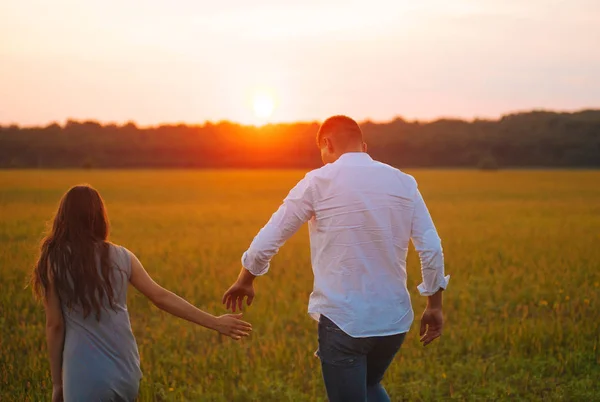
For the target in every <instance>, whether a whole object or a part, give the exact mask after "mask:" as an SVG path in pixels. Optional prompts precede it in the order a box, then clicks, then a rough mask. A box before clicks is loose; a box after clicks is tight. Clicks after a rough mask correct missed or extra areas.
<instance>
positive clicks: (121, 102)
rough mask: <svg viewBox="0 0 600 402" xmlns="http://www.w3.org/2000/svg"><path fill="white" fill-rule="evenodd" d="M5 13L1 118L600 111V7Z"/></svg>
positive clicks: (57, 3)
mask: <svg viewBox="0 0 600 402" xmlns="http://www.w3.org/2000/svg"><path fill="white" fill-rule="evenodd" d="M0 17H1V23H0V124H10V123H17V124H20V125H45V124H48V123H50V122H54V121H56V122H59V123H62V122H64V121H66V120H67V119H69V118H71V119H77V120H88V119H89V120H98V121H101V122H115V123H123V122H127V121H135V122H137V123H138V124H140V125H155V124H160V123H180V122H183V123H192V124H194V123H202V122H204V121H207V120H208V121H219V120H231V121H237V122H241V123H246V124H259V123H262V122H282V121H285V122H287V121H308V120H323V119H324V118H326V117H328V116H329V115H333V114H347V115H349V116H352V117H354V118H356V119H358V120H366V119H370V120H374V121H387V120H390V119H392V118H394V117H396V116H402V117H404V118H405V119H409V120H413V119H419V120H432V119H436V118H440V117H457V118H465V119H473V118H497V117H499V116H501V115H503V114H506V113H509V112H514V111H521V110H531V109H551V110H565V111H569V110H578V109H583V108H598V107H600V50H599V49H600V1H598V0H571V1H556V0H453V1H447V0H419V1H417V0H393V1H380V0H369V1H350V0H345V1H341V0H303V1H283V0H252V1H247V0H222V1H220V2H218V1H214V0H211V1H204V0H170V1H158V0H139V1H138V0H102V1H97V0H86V1H81V0H53V1H50V0H45V1H43V0H0ZM257 99H258V100H257ZM257 102H258V103H259V105H256V103H257ZM265 102H266V104H265Z"/></svg>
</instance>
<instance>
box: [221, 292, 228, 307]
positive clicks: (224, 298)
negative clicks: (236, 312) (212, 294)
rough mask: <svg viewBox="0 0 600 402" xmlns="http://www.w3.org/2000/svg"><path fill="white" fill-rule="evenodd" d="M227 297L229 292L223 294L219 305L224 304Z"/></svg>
mask: <svg viewBox="0 0 600 402" xmlns="http://www.w3.org/2000/svg"><path fill="white" fill-rule="evenodd" d="M228 296H229V290H228V291H227V292H225V293H223V299H222V300H221V303H223V304H225V302H226V301H227V297H228Z"/></svg>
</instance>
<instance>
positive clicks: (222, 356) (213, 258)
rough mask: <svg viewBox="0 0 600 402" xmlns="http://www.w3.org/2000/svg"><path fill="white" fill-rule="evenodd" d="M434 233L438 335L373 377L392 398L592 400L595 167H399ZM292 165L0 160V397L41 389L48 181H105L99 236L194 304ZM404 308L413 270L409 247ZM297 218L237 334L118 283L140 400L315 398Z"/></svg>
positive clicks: (57, 185)
mask: <svg viewBox="0 0 600 402" xmlns="http://www.w3.org/2000/svg"><path fill="white" fill-rule="evenodd" d="M408 173H411V174H413V175H414V176H415V177H416V179H417V180H418V181H419V183H420V188H421V191H422V193H423V195H424V197H425V200H426V202H427V203H428V206H429V209H430V211H431V213H432V215H433V218H434V220H435V222H436V225H437V227H438V231H439V233H440V236H441V237H442V241H443V245H444V250H445V257H446V272H447V273H449V274H451V275H452V279H451V282H450V285H449V287H448V290H447V291H446V292H445V296H444V297H445V300H444V310H445V316H446V327H445V332H444V335H443V337H442V338H441V339H440V340H439V341H436V342H434V343H433V344H432V345H430V346H429V347H427V348H423V347H422V346H420V344H419V341H418V333H417V332H418V329H417V325H413V329H412V330H411V331H410V333H409V335H408V337H407V339H406V341H405V344H404V345H403V347H402V349H401V352H400V354H399V355H398V356H397V358H396V360H395V362H394V363H393V365H392V367H391V368H390V370H389V371H388V373H387V376H386V378H385V380H384V385H385V386H386V388H387V389H388V392H389V393H390V396H391V398H392V400H393V401H439V400H449V399H453V400H549V401H553V400H565V401H580V400H581V401H590V400H600V350H599V344H600V312H599V309H600V172H598V171H498V172H479V171H460V170H448V171H444V170H412V171H408ZM303 174H304V172H301V171H259V170H257V171H249V170H248V171H177V170H157V171H154V170H145V171H110V170H107V171H85V170H79V171H60V170H57V171H42V170H31V171H0V350H1V354H0V400H1V401H45V400H48V399H49V398H50V391H51V387H50V384H51V382H50V377H49V375H50V374H49V365H48V363H47V358H46V351H45V339H44V312H43V309H42V307H41V306H40V305H39V304H37V303H36V302H35V301H34V299H33V297H32V294H31V289H29V288H25V286H26V284H27V279H28V275H29V272H30V270H31V267H32V265H33V263H34V262H35V259H36V253H37V247H38V244H39V241H40V239H41V237H42V234H43V232H44V230H45V227H46V223H47V222H48V220H49V219H50V218H51V217H52V214H53V212H54V210H55V208H56V206H57V203H58V200H59V198H60V196H61V195H62V194H63V193H64V192H65V191H66V190H67V189H68V188H69V187H70V186H71V185H74V184H79V183H89V184H91V185H93V186H94V187H96V188H97V189H98V190H99V191H100V192H101V194H102V195H103V197H104V199H105V201H106V204H107V208H108V213H109V216H110V219H111V223H112V231H111V240H112V241H113V242H115V243H118V244H122V245H124V246H125V247H127V248H129V249H130V250H132V251H133V252H135V253H136V254H137V255H138V257H139V258H140V260H141V261H142V263H143V264H144V265H145V267H146V269H147V270H148V272H149V273H150V274H151V275H152V276H153V277H154V279H155V280H156V281H157V282H159V283H160V284H162V285H163V286H165V287H167V288H168V289H170V290H172V291H174V292H176V293H178V294H179V295H181V296H183V297H185V298H187V299H188V300H189V301H190V302H192V303H194V304H195V305H197V306H199V307H201V308H203V309H205V310H207V311H209V312H212V313H214V314H222V313H225V310H224V308H223V306H222V305H221V304H220V299H221V296H222V294H223V292H224V291H225V290H226V289H227V287H228V285H229V284H230V283H231V282H232V281H233V280H234V279H235V278H236V275H237V273H238V271H239V267H240V265H239V259H240V256H241V254H242V252H243V251H244V250H245V249H246V247H247V246H248V245H249V244H250V242H251V240H252V238H253V236H254V235H255V234H256V232H257V231H258V230H259V229H260V228H261V226H262V225H263V224H264V223H265V222H266V221H267V219H268V218H269V216H270V214H271V213H272V212H273V211H274V210H275V209H276V208H277V206H278V205H279V203H280V202H281V200H282V199H283V197H284V196H285V195H286V194H287V191H288V190H289V189H290V188H291V187H292V186H293V185H294V184H295V183H296V181H297V180H298V179H300V178H301V177H302V176H303ZM408 269H409V289H410V291H411V295H412V300H413V308H414V310H415V314H416V316H417V318H418V317H419V315H420V313H421V312H422V310H423V308H424V306H425V303H426V300H425V298H422V297H420V296H419V295H418V292H417V291H416V286H417V284H418V283H419V282H420V279H421V278H420V271H419V264H418V259H417V256H416V253H415V252H414V249H412V248H411V251H410V253H409V268H408ZM312 279H313V278H312V271H311V268H310V255H309V248H308V235H307V231H306V228H303V229H302V230H301V231H300V232H299V233H298V234H296V235H295V236H294V237H293V238H292V239H291V240H290V241H289V242H288V243H287V244H286V245H285V246H284V247H283V248H282V249H281V250H280V253H279V255H278V256H276V258H275V259H274V261H273V265H272V268H271V271H270V273H269V274H268V275H267V276H265V277H262V278H259V279H258V280H257V283H256V290H257V297H256V299H255V301H254V304H253V305H252V307H251V308H250V309H248V310H247V311H246V313H245V319H247V320H248V321H250V322H252V324H253V325H254V333H253V334H252V336H251V337H250V338H249V339H246V340H244V341H242V342H239V343H237V342H234V341H232V340H229V339H225V338H222V337H220V336H219V335H218V334H216V333H214V332H212V331H209V330H206V329H203V328H200V327H196V326H194V325H193V324H191V323H188V322H184V321H181V320H178V319H176V318H174V317H172V316H169V315H167V314H166V313H163V312H161V311H159V310H158V309H156V308H155V307H154V306H152V305H151V304H150V303H149V301H148V300H146V299H145V298H144V297H143V296H141V295H140V294H139V293H137V292H136V291H135V289H133V288H130V290H129V296H128V300H129V311H130V315H131V321H132V326H133V331H134V334H135V336H136V339H137V341H138V344H139V348H140V354H141V358H142V370H143V372H144V378H143V380H142V385H141V394H140V400H141V401H324V400H325V399H326V398H325V390H324V387H323V385H322V380H321V373H320V366H319V361H318V359H317V358H315V357H314V356H313V353H314V351H315V349H316V347H317V336H316V323H315V322H313V321H312V320H311V319H310V317H309V316H308V315H307V314H306V309H307V301H308V295H309V293H310V291H311V289H312Z"/></svg>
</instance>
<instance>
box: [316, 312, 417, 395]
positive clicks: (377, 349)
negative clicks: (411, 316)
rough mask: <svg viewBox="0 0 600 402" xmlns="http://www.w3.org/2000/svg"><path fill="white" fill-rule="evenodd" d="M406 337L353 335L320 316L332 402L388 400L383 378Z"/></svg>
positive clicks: (321, 354)
mask: <svg viewBox="0 0 600 402" xmlns="http://www.w3.org/2000/svg"><path fill="white" fill-rule="evenodd" d="M405 336H406V333H403V334H397V335H390V336H376V337H370V338H353V337H351V336H350V335H348V334H346V333H345V332H344V331H342V330H341V329H340V328H339V327H338V326H337V325H335V324H334V323H333V322H332V321H331V320H330V319H328V318H327V317H325V316H323V315H321V319H320V320H319V351H318V355H319V358H320V359H321V369H322V370H323V380H324V381H325V388H326V389H327V396H328V398H329V401H330V402H367V401H368V402H388V401H389V400H390V397H389V396H388V394H387V392H386V391H385V389H384V388H383V386H382V385H381V380H382V379H383V375H384V374H385V371H386V370H387V368H388V367H389V365H390V364H391V363H392V360H394V356H395V355H396V353H397V352H398V350H399V349H400V346H402V342H404V338H405Z"/></svg>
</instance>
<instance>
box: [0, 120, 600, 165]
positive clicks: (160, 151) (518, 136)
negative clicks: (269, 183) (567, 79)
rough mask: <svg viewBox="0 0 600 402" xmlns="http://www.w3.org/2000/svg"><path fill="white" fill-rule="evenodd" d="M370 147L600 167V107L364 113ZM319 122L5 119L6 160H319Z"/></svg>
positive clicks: (459, 160) (1, 147) (391, 157)
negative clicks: (437, 114)
mask: <svg viewBox="0 0 600 402" xmlns="http://www.w3.org/2000/svg"><path fill="white" fill-rule="evenodd" d="M361 126H362V128H363V131H364V134H365V138H366V141H367V143H368V146H369V153H370V154H371V155H372V156H373V157H374V158H376V159H378V160H380V161H383V162H386V163H389V164H391V165H393V166H397V167H461V168H484V169H496V168H503V167H600V110H585V111H581V112H576V113H554V112H543V111H534V112H528V113H518V114H511V115H507V116H504V117H502V118H501V119H499V120H475V121H471V122H468V121H463V120H452V119H442V120H437V121H432V122H426V123H424V122H419V121H405V120H403V119H401V118H397V119H395V120H393V121H390V122H388V123H372V122H364V123H363V124H362V125H361ZM318 127H319V126H318V124H317V123H293V124H275V125H267V126H263V127H253V126H242V125H238V124H234V123H229V122H220V123H205V124H203V125H162V126H158V127H148V128H140V127H137V126H136V125H135V124H134V123H128V124H125V125H122V126H120V125H119V126H118V125H112V124H109V125H102V124H100V123H97V122H93V121H85V122H77V121H68V122H67V123H66V124H64V125H59V124H51V125H49V126H47V127H27V128H22V127H18V126H14V125H13V126H4V127H2V126H0V168H166V167H168V168H314V167H317V166H320V164H321V162H320V155H319V152H318V150H317V148H316V143H315V135H316V132H317V129H318Z"/></svg>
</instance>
